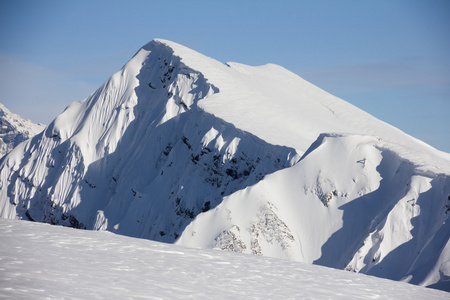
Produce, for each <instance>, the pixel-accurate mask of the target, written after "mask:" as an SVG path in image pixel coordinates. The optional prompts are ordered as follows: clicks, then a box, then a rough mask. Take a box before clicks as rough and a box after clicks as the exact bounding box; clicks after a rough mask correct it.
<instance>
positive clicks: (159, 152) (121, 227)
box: [0, 40, 450, 285]
mask: <svg viewBox="0 0 450 300" xmlns="http://www.w3.org/2000/svg"><path fill="white" fill-rule="evenodd" d="M449 197H450V154H448V153H443V152H440V151H438V150H436V149H434V148H432V147H430V146H428V145H426V144H425V143H423V142H421V141H419V140H417V139H415V138H413V137H411V136H408V135H406V134H405V133H403V132H401V131H400V130H398V129H396V128H394V127H392V126H390V125H388V124H386V123H384V122H381V121H380V120H377V119H376V118H374V117H372V116H370V115H368V114H367V113H365V112H363V111H361V110H359V109H358V108H356V107H354V106H352V105H350V104H349V103H347V102H345V101H343V100H341V99H338V98H336V97H334V96H332V95H330V94H328V93H326V92H324V91H323V90H321V89H319V88H317V87H315V86H313V85H312V84H310V83H308V82H306V81H304V80H303V79H301V78H299V77H298V76H297V75H295V74H293V73H291V72H289V71H287V70H285V69H283V68H282V67H279V66H276V65H270V64H269V65H265V66H260V67H250V66H245V65H242V64H237V63H228V64H226V65H225V64H222V63H220V62H218V61H215V60H213V59H211V58H208V57H205V56H203V55H201V54H199V53H197V52H195V51H193V50H190V49H188V48H186V47H183V46H181V45H178V44H176V43H173V42H169V41H165V40H154V41H152V42H150V43H149V44H147V45H145V46H144V47H143V48H141V49H140V50H139V51H138V52H137V53H136V55H135V56H134V57H133V58H132V59H131V60H130V61H129V62H128V63H127V64H126V65H125V66H124V67H123V68H122V69H121V70H120V71H119V72H118V73H116V74H114V75H113V76H112V77H111V78H110V79H109V80H108V81H107V82H105V84H104V85H103V86H101V87H100V88H99V89H98V90H97V91H95V92H94V93H93V94H92V95H90V96H89V97H88V98H87V99H86V100H84V101H81V102H75V103H73V104H71V105H70V106H69V107H68V108H67V109H66V110H65V111H64V112H63V113H62V114H61V115H60V116H58V117H57V118H56V119H55V120H54V121H53V122H52V123H51V124H50V125H48V126H47V127H46V129H45V130H44V132H42V133H41V134H39V135H37V136H35V137H34V138H33V139H31V140H28V141H26V142H24V143H22V144H20V145H19V146H18V147H16V148H15V149H14V150H13V151H12V152H11V153H10V154H9V155H7V156H6V157H5V158H4V159H3V161H1V162H0V216H1V217H2V218H17V219H28V220H33V221H40V222H47V223H51V224H60V225H65V226H71V227H75V228H87V229H94V230H108V231H112V232H115V233H118V234H123V235H128V236H133V237H142V238H147V239H152V240H156V241H163V242H169V243H173V242H176V243H178V244H180V245H187V246H193V247H202V248H219V249H223V250H229V251H236V252H244V253H253V254H256V255H265V256H273V257H278V258H286V259H290V260H297V261H304V262H309V263H315V264H321V265H325V266H330V267H335V268H341V269H344V268H345V269H347V270H352V271H355V272H363V273H368V274H373V275H376V276H380V277H386V278H391V279H395V280H404V281H408V282H411V283H415V284H420V285H431V284H435V283H439V284H441V285H448V282H449V280H448V279H449V276H450V270H449V268H448V265H449V261H450V252H449V251H450V246H449V245H448V244H449V243H448V241H449V238H450V230H449V228H448V225H446V222H445V221H446V220H447V217H448V212H449V208H450V198H449Z"/></svg>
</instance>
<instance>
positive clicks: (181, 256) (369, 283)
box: [0, 219, 449, 300]
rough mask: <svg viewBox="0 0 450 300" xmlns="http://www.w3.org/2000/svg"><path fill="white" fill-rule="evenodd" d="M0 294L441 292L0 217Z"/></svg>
mask: <svg viewBox="0 0 450 300" xmlns="http://www.w3.org/2000/svg"><path fill="white" fill-rule="evenodd" d="M0 240H1V243H0V260H1V266H0V298H9V299H30V298H33V299H43V298H46V299H48V298H50V299H55V298H65V299H72V298H76V299H112V298H114V299H131V298H132V299H136V298H147V299H211V298H218V299H225V298H226V299H250V298H264V299H301V298H302V299H305V298H307V299H429V300H431V299H448V295H449V294H448V293H445V292H442V291H438V290H432V289H427V288H424V287H419V286H414V285H410V284H407V283H402V282H395V281H390V280H386V279H380V278H376V277H370V276H366V275H362V274H355V273H351V272H345V271H339V270H334V269H329V268H325V267H321V266H315V265H309V264H305V263H298V262H290V261H285V260H280V259H273V258H267V257H258V256H252V255H244V254H238V253H229V252H223V251H214V250H199V249H192V248H184V247H180V246H176V245H170V244H163V243H158V242H153V241H148V240H142V239H134V238H129V237H124V236H119V235H115V234H112V233H109V232H94V231H84V230H76V229H71V228H64V227H59V226H50V225H47V224H40V223H32V222H26V221H19V220H6V219H0Z"/></svg>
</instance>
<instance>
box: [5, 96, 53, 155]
mask: <svg viewBox="0 0 450 300" xmlns="http://www.w3.org/2000/svg"><path fill="white" fill-rule="evenodd" d="M42 130H44V126H43V125H40V124H34V123H33V122H31V121H28V120H24V119H22V118H21V117H20V116H19V115H16V114H13V113H12V112H10V111H9V110H8V109H7V108H6V107H5V106H4V105H3V104H1V103H0V158H1V157H3V156H4V155H5V154H7V153H8V152H10V151H11V150H12V149H13V148H14V147H15V146H17V145H18V144H20V143H21V142H23V141H25V140H26V139H29V138H31V137H33V136H35V135H36V134H38V133H39V132H41V131H42Z"/></svg>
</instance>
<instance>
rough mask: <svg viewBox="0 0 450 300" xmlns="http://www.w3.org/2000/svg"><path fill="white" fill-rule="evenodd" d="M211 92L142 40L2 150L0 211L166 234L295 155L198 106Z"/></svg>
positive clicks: (168, 54) (156, 45) (163, 49)
mask: <svg viewBox="0 0 450 300" xmlns="http://www.w3.org/2000/svg"><path fill="white" fill-rule="evenodd" d="M217 92H219V89H218V88H217V87H216V86H214V85H212V84H211V83H209V82H208V80H207V79H206V78H205V77H204V76H203V74H202V73H199V72H198V71H196V70H194V69H191V68H190V67H189V66H187V65H185V64H184V63H183V62H181V61H180V57H178V56H176V55H174V53H173V50H172V49H171V48H170V47H168V46H167V45H164V44H162V43H160V42H157V41H155V42H152V43H149V44H148V45H146V46H145V47H143V48H142V49H141V50H140V51H139V52H138V53H137V54H136V55H135V56H134V58H133V59H132V60H131V61H130V62H129V63H128V64H127V65H126V66H125V67H124V68H123V69H122V70H121V71H120V72H118V73H116V74H115V75H113V76H112V77H111V79H109V80H108V81H107V82H106V83H105V84H104V85H103V86H102V87H101V88H100V89H99V90H97V91H96V92H95V93H94V94H92V95H91V96H90V97H89V98H88V99H86V100H85V101H83V102H80V103H73V104H72V105H70V106H69V107H68V108H67V109H66V110H65V111H64V112H63V113H62V114H61V115H60V116H58V117H57V118H56V119H55V120H54V121H53V122H52V123H51V124H50V125H49V126H48V127H47V128H46V130H45V131H44V132H43V133H42V134H41V135H39V136H37V137H36V138H35V139H33V140H32V141H30V142H27V143H24V144H21V146H20V147H19V148H18V149H17V150H16V151H15V152H14V153H11V155H10V156H8V157H7V158H6V159H5V161H4V162H3V166H2V171H1V172H2V173H1V174H0V176H1V184H2V189H1V191H0V192H1V199H2V202H1V203H2V210H1V213H2V217H9V218H14V217H19V218H27V219H30V220H36V221H43V222H48V223H52V224H63V225H67V226H73V227H77V228H89V229H97V230H111V231H114V232H118V233H121V234H126V235H130V236H137V237H145V238H150V239H155V240H161V241H166V242H173V241H174V240H175V239H176V238H177V237H178V236H179V235H180V234H181V232H182V231H183V230H184V228H185V226H187V224H189V223H190V222H191V221H192V220H193V219H194V218H195V216H196V215H198V214H199V213H202V212H205V211H207V210H209V209H210V208H213V207H215V206H216V205H218V204H219V203H220V202H221V200H222V198H223V197H224V196H227V195H229V194H232V193H233V192H235V191H237V190H240V189H243V188H245V187H246V186H249V185H252V184H255V183H256V182H258V181H259V180H260V179H261V178H263V177H264V176H265V175H266V174H268V173H272V172H274V171H276V170H279V169H281V168H285V167H288V166H291V165H293V164H294V163H295V162H296V161H298V159H299V155H298V154H297V152H296V151H295V150H294V149H293V148H288V147H283V146H273V145H270V144H268V143H266V142H264V141H262V140H261V139H259V138H258V137H256V136H254V135H252V134H250V133H247V132H244V131H242V130H240V129H237V128H236V127H235V126H233V125H232V124H229V123H227V122H224V121H223V120H221V119H218V118H216V117H214V116H213V115H211V114H209V113H207V112H205V111H203V110H202V109H200V108H199V107H198V105H197V103H198V102H199V100H201V99H207V98H208V97H210V96H211V95H213V94H215V93H217Z"/></svg>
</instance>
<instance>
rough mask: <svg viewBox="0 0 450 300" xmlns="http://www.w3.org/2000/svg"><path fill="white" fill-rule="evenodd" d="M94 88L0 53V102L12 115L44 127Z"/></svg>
mask: <svg viewBox="0 0 450 300" xmlns="http://www.w3.org/2000/svg"><path fill="white" fill-rule="evenodd" d="M96 88H98V86H97V85H93V84H91V83H88V82H85V81H81V80H79V79H76V78H74V77H72V76H70V75H68V74H64V73H61V72H56V71H54V70H50V69H47V68H44V67H42V66H39V65H35V64H31V63H28V62H25V61H23V60H20V59H18V58H17V57H14V56H12V55H9V54H5V53H0V102H2V103H4V104H5V105H6V107H8V108H9V109H10V110H11V111H12V112H14V113H17V114H19V115H21V116H22V117H24V118H27V119H30V120H32V121H34V122H39V123H44V124H47V123H49V122H51V120H52V119H53V118H55V117H56V116H57V115H58V114H60V113H61V112H62V111H63V110H64V108H65V107H66V106H67V105H69V104H70V103H71V102H73V101H80V100H83V99H85V98H86V97H88V96H89V95H90V94H91V93H92V92H94V91H95V90H96Z"/></svg>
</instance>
